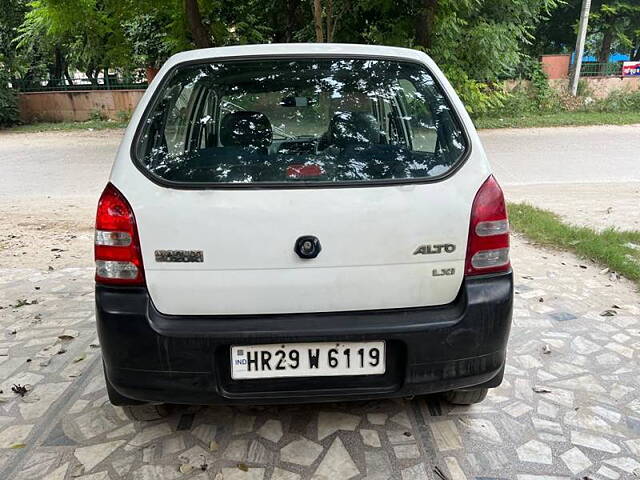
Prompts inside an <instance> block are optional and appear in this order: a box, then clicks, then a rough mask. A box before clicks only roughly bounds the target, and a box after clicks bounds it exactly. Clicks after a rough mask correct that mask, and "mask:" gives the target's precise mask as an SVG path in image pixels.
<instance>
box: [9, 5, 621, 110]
mask: <svg viewBox="0 0 640 480" xmlns="http://www.w3.org/2000/svg"><path fill="white" fill-rule="evenodd" d="M573 1H574V0H570V3H571V2H573ZM626 1H627V2H632V1H634V0H626ZM27 2H28V0H0V8H1V7H4V6H5V4H6V5H8V6H9V7H10V8H2V11H3V13H2V14H0V39H2V40H3V41H2V45H3V46H4V47H6V46H7V45H10V47H8V48H5V50H6V52H4V54H3V53H2V51H0V55H4V59H3V60H0V61H2V62H4V63H6V64H9V65H10V67H9V69H10V71H11V76H12V77H13V78H15V79H16V82H19V81H26V78H27V77H28V76H29V75H31V77H32V78H33V79H34V80H33V81H35V79H44V80H47V79H51V78H60V77H63V76H65V75H66V76H67V77H69V72H73V71H75V70H79V71H82V72H84V73H85V74H86V75H87V77H88V78H90V79H92V81H97V80H96V78H97V76H98V75H99V74H102V75H104V74H105V72H108V71H112V72H113V71H114V70H120V71H122V72H129V73H130V72H132V71H135V69H142V68H145V67H158V66H159V65H160V64H162V62H164V60H166V58H167V57H168V56H169V55H171V54H172V53H175V52H178V51H182V50H185V49H190V48H198V47H207V46H224V45H236V44H247V43H265V42H306V41H320V42H349V43H372V44H384V45H397V46H404V47H409V48H417V49H421V50H424V51H426V52H428V53H429V54H430V55H431V56H432V57H433V58H434V59H435V60H436V61H437V62H438V64H439V65H440V66H441V67H442V68H443V69H444V70H445V73H447V75H448V76H449V78H450V79H451V80H452V82H453V83H454V85H455V86H456V88H457V89H458V91H459V92H460V94H461V96H462V97H463V99H464V100H465V101H466V102H467V103H468V104H469V105H470V106H471V108H472V109H476V110H480V111H481V110H483V109H486V108H488V107H489V106H491V104H492V102H495V101H499V100H500V96H499V95H489V92H490V91H491V84H492V83H493V82H496V81H498V80H500V79H502V78H505V77H508V76H511V75H513V74H514V72H516V69H517V68H518V66H519V65H520V64H522V62H523V59H525V57H526V53H527V50H531V49H532V48H533V47H532V46H531V44H532V41H533V38H534V37H533V33H534V31H535V29H536V27H538V26H539V25H540V24H541V22H542V21H544V20H545V19H547V18H548V17H549V16H550V14H551V12H552V11H553V9H554V8H555V7H556V6H557V5H558V4H559V3H560V0H270V1H264V0H236V1H234V2H228V1H224V0H32V1H30V2H28V3H27ZM616 2H617V3H624V1H623V0H609V3H616ZM5 11H6V12H9V13H8V14H5V13H4V12H5ZM552 18H553V17H552ZM12 51H13V52H15V54H14V53H12ZM12 55H13V56H12ZM49 81H51V80H49Z"/></svg>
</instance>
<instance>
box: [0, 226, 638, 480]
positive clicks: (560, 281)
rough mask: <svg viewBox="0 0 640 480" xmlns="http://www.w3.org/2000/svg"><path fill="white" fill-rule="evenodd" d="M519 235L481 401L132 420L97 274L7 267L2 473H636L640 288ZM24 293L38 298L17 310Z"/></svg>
mask: <svg viewBox="0 0 640 480" xmlns="http://www.w3.org/2000/svg"><path fill="white" fill-rule="evenodd" d="M513 243H514V245H513V263H514V268H515V272H516V274H515V307H514V324H513V329H512V334H511V340H510V343H509V355H508V356H509V360H508V366H507V368H506V373H505V380H504V383H503V384H502V385H501V386H500V387H499V388H497V389H494V390H492V391H491V392H490V394H489V396H488V397H487V399H486V400H485V402H483V403H482V404H479V405H474V406H470V407H462V406H453V405H449V404H447V403H446V402H444V401H443V400H442V399H441V398H440V397H438V396H429V397H425V398H416V399H397V400H380V401H370V402H355V403H339V404H318V405H302V406H300V405H291V406H284V405H283V406H273V407H266V408H265V407H257V406H256V407H255V408H254V407H247V406H244V407H241V408H240V407H238V408H234V407H228V406H225V407H205V406H168V407H167V408H158V407H155V406H146V407H143V408H137V409H135V410H133V411H132V412H130V413H133V414H135V418H136V420H132V419H131V417H130V415H129V412H127V411H126V410H125V409H122V408H119V407H113V406H111V405H110V404H109V402H108V400H107V397H106V391H105V386H104V381H103V379H102V369H101V361H100V348H99V345H98V343H97V339H96V333H95V326H94V319H93V297H92V288H93V285H92V271H91V270H90V269H87V268H68V269H62V270H54V271H46V272H39V271H36V270H33V269H6V270H2V271H0V306H2V307H3V308H2V309H0V329H1V330H0V331H1V333H2V334H1V336H0V389H2V390H3V392H2V393H0V478H3V479H4V478H11V479H13V478H16V479H18V480H20V479H29V480H31V479H38V478H46V479H51V480H65V479H66V480H68V479H69V478H87V479H90V480H94V479H98V480H99V479H106V478H110V479H112V480H115V479H118V478H131V479H182V478H189V479H191V478H201V479H205V478H206V479H212V480H223V479H224V480H229V479H234V478H240V479H247V478H253V479H263V480H307V479H312V478H329V479H331V480H338V479H343V478H344V479H346V478H368V479H388V478H394V479H420V480H423V479H425V478H438V477H437V475H436V474H435V473H434V469H438V470H439V471H441V472H442V473H443V474H444V475H447V478H449V479H451V480H458V479H467V480H472V479H481V478H486V479H488V478H491V479H496V478H503V479H516V480H534V479H535V480H542V479H545V480H549V479H553V478H564V479H570V478H576V476H579V477H580V478H582V477H584V476H587V477H590V478H603V479H607V478H620V479H623V478H634V475H640V460H639V458H640V400H638V399H639V398H640V395H639V393H638V391H639V389H640V384H639V383H640V379H639V377H638V375H637V372H638V367H639V365H638V364H639V361H640V360H639V358H640V353H639V351H640V296H639V295H638V293H637V292H636V291H635V288H634V287H633V286H632V285H630V284H629V283H628V282H625V281H619V280H616V281H613V280H612V279H611V278H610V277H609V276H608V275H606V274H602V273H600V272H601V268H599V267H598V266H596V265H591V264H587V268H586V269H584V268H580V264H584V261H578V260H577V259H576V258H574V257H572V256H571V255H569V254H566V253H558V252H553V251H548V250H542V249H539V248H534V247H533V246H531V245H528V244H527V243H526V242H524V241H523V240H521V239H519V238H517V237H516V238H515V239H514V242H513ZM35 287H38V289H37V290H36V289H35ZM20 298H22V299H28V300H29V301H31V300H37V302H36V303H33V304H29V305H24V306H21V307H19V308H15V307H11V305H14V304H15V302H16V300H17V299H20ZM540 298H543V299H544V301H543V302H540V301H539V299H540ZM614 305H615V307H614ZM607 310H610V311H612V312H613V313H609V314H606V315H602V313H603V312H605V311H607ZM15 383H20V384H28V385H29V386H30V387H29V391H28V392H27V393H26V394H25V396H24V397H20V396H19V395H16V394H14V393H13V392H11V386H12V385H13V384H15ZM10 447H14V448H10ZM181 470H182V471H181ZM183 472H188V473H183Z"/></svg>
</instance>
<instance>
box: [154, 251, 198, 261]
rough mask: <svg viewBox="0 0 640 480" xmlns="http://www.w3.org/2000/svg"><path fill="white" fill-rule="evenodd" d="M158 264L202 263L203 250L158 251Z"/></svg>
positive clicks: (156, 252) (156, 253)
mask: <svg viewBox="0 0 640 480" xmlns="http://www.w3.org/2000/svg"><path fill="white" fill-rule="evenodd" d="M155 255H156V262H170V263H202V262H204V254H203V253H202V250H156V251H155Z"/></svg>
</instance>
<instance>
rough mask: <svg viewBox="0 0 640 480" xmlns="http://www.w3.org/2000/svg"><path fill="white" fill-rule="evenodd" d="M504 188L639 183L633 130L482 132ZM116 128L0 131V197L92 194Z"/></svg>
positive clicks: (638, 139) (639, 146)
mask: <svg viewBox="0 0 640 480" xmlns="http://www.w3.org/2000/svg"><path fill="white" fill-rule="evenodd" d="M480 135H481V137H482V140H483V142H484V145H485V149H486V151H487V154H488V156H489V159H490V161H491V163H492V165H493V168H494V170H495V174H496V176H497V178H498V180H499V181H500V182H501V184H502V185H503V186H505V187H512V186H523V185H536V184H548V183H556V184H557V183H560V184H570V183H579V184H585V183H615V182H640V168H639V167H638V158H639V154H638V152H640V125H629V126H594V127H567V128H532V129H502V130H484V131H481V133H480ZM120 138H121V132H120V131H100V132H86V131H80V132H64V133H60V132H51V133H39V134H25V133H21V134H7V133H0V161H1V162H2V172H3V174H2V175H1V176H0V196H4V195H8V196H24V195H26V196H42V195H44V196H46V195H49V196H79V195H90V196H97V195H99V193H100V191H101V189H102V188H103V186H104V184H105V183H106V181H107V178H108V175H109V170H110V168H111V163H112V161H113V158H114V157H115V154H116V151H117V148H118V145H119V143H120Z"/></svg>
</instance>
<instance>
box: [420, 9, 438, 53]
mask: <svg viewBox="0 0 640 480" xmlns="http://www.w3.org/2000/svg"><path fill="white" fill-rule="evenodd" d="M437 6H438V0H422V2H421V5H420V9H419V10H418V16H417V18H416V44H417V45H418V46H420V47H423V48H425V49H426V50H430V49H431V46H432V45H433V24H434V22H435V18H436V8H437Z"/></svg>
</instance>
